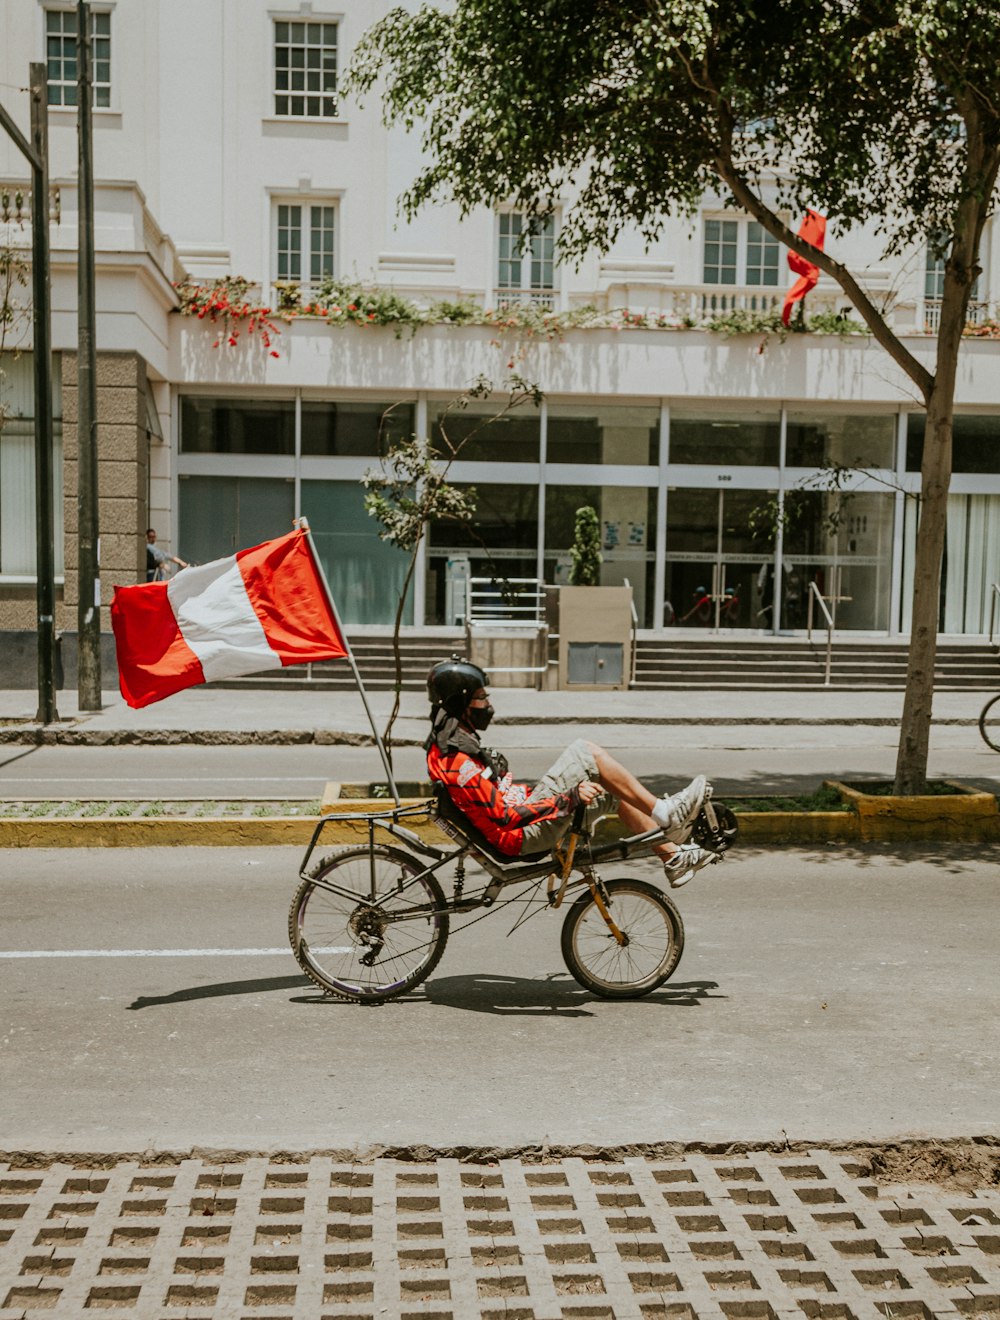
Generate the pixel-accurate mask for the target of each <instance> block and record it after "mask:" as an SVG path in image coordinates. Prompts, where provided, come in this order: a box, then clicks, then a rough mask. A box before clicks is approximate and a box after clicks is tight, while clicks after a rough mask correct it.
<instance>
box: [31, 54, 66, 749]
mask: <svg viewBox="0 0 1000 1320" xmlns="http://www.w3.org/2000/svg"><path fill="white" fill-rule="evenodd" d="M29 73H30V77H29V83H30V91H31V147H32V161H31V282H32V296H33V299H34V345H33V348H34V367H35V574H36V598H37V608H38V720H39V722H40V723H42V724H51V723H52V721H53V720H57V719H58V718H59V714H58V712H57V710H56V632H55V604H56V584H55V544H54V525H53V513H52V344H51V312H50V290H49V180H48V88H47V85H46V77H45V65H44V64H31V65H30V66H29Z"/></svg>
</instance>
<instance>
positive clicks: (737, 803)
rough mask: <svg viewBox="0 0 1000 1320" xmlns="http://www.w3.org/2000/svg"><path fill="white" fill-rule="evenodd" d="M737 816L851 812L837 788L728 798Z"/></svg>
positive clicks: (728, 802)
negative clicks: (788, 794)
mask: <svg viewBox="0 0 1000 1320" xmlns="http://www.w3.org/2000/svg"><path fill="white" fill-rule="evenodd" d="M726 801H727V804H728V805H730V806H731V807H732V809H733V811H735V812H736V813H737V814H739V812H741V811H850V810H851V807H850V805H849V804H848V803H846V802H845V801H844V800H843V798H842V797H841V796H840V794H839V793H838V792H837V790H836V789H835V788H826V787H825V786H824V787H823V788H817V789H816V791H815V792H814V793H800V794H797V795H795V796H793V797H759V798H732V799H730V798H727V799H726Z"/></svg>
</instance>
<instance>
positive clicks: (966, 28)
mask: <svg viewBox="0 0 1000 1320" xmlns="http://www.w3.org/2000/svg"><path fill="white" fill-rule="evenodd" d="M998 49H1000V7H998V6H997V5H995V4H991V3H990V0H812V2H811V3H804V0H767V2H766V3H761V4H756V3H754V2H753V0H750V2H749V3H748V2H747V0H645V2H644V3H642V4H634V3H630V2H629V0H545V3H542V4H539V3H531V4H529V3H527V2H526V0H452V3H451V4H449V5H448V12H447V13H445V12H441V10H439V9H438V8H435V7H434V6H432V5H424V6H423V7H421V8H420V9H419V10H418V11H417V12H415V13H412V14H408V13H406V12H404V11H403V10H401V9H395V10H393V11H392V12H391V13H390V14H388V15H387V16H386V17H385V18H384V19H383V20H382V21H381V22H380V23H378V24H377V25H376V26H375V27H373V28H372V29H371V30H370V31H369V32H368V33H367V34H366V35H365V37H364V38H363V39H362V41H361V43H360V45H359V46H358V48H357V50H356V51H355V55H354V58H353V62H352V72H351V77H350V79H349V83H348V87H349V89H351V90H354V91H356V92H359V93H364V92H366V91H368V90H369V89H371V88H372V87H373V86H374V85H375V83H376V81H377V80H379V79H380V78H384V80H385V81H384V88H383V97H384V101H383V104H384V112H385V116H386V119H387V120H388V121H389V122H393V121H398V122H401V123H403V124H404V125H406V126H407V127H409V128H412V127H414V126H415V125H416V124H417V123H418V122H420V123H421V125H422V133H423V140H424V147H425V150H426V157H427V161H428V163H427V165H426V166H425V168H424V169H423V170H422V172H421V173H420V174H419V175H418V177H417V179H416V180H415V181H414V183H413V185H412V186H411V188H410V189H409V191H408V192H407V193H406V194H405V196H404V199H403V204H404V208H405V209H406V211H407V212H408V213H411V214H412V212H413V211H415V210H416V209H417V208H418V207H419V206H420V205H421V204H423V203H424V202H427V201H429V200H430V199H432V198H446V199H451V200H454V201H456V202H457V203H458V204H459V206H460V208H461V210H462V212H463V214H464V213H468V212H469V211H471V210H472V209H473V208H475V207H478V206H481V205H486V206H493V205H495V204H497V203H499V202H506V201H513V202H514V203H515V204H516V205H517V206H518V207H520V208H522V209H525V210H527V211H530V212H535V213H538V214H542V215H543V214H546V213H549V212H551V210H552V209H553V204H554V203H553V199H554V198H556V197H558V196H561V195H571V196H573V197H574V198H575V200H574V201H573V203H572V205H571V206H570V207H569V209H568V213H567V215H566V217H565V221H564V224H563V228H562V233H561V236H560V252H561V255H562V257H563V258H564V259H579V258H580V256H581V255H582V254H583V253H584V252H585V251H587V250H589V249H591V248H594V247H597V248H599V249H601V250H607V248H608V247H609V245H610V244H611V242H612V241H613V240H614V238H615V236H616V235H617V234H618V232H619V231H620V230H621V229H622V228H623V227H625V226H626V225H635V226H638V227H639V229H640V230H641V231H642V232H643V234H644V235H645V236H646V237H647V239H649V240H652V239H654V238H655V237H656V236H657V235H658V233H659V232H660V230H661V228H662V225H663V221H664V218H665V217H666V216H667V215H669V214H677V213H682V214H693V213H694V212H695V210H696V208H697V207H698V205H699V202H700V199H701V197H702V195H703V194H704V193H705V192H706V191H707V190H710V189H715V190H718V189H719V185H720V184H721V185H722V187H723V190H724V191H725V193H726V195H727V196H728V197H730V198H731V199H732V200H733V201H734V202H735V203H736V204H737V205H738V206H739V207H741V208H742V209H743V210H745V211H746V212H748V213H749V214H750V215H751V216H752V217H753V218H754V219H755V220H757V221H759V223H760V224H761V225H762V226H763V227H764V229H766V230H767V232H768V233H770V234H772V235H773V236H774V237H775V238H776V239H778V240H779V241H780V242H782V243H783V244H785V246H786V247H788V248H790V249H791V250H792V251H793V252H797V253H798V254H799V255H800V256H802V257H804V258H805V259H806V260H807V261H810V262H812V263H813V264H814V265H816V266H818V267H819V268H820V270H821V271H823V272H825V273H826V274H827V275H829V276H831V277H832V278H833V279H834V280H836V282H837V283H838V284H839V285H840V286H841V288H842V289H843V290H844V292H845V293H846V294H847V296H848V297H849V298H850V300H851V302H852V303H853V304H854V306H855V308H856V309H857V311H858V313H859V314H860V316H861V318H862V319H863V320H864V322H865V324H866V325H867V326H868V328H869V329H870V331H871V333H872V335H873V336H874V338H875V339H876V340H877V342H878V343H879V344H880V345H881V346H882V347H883V348H884V349H885V351H886V352H887V353H888V354H889V355H890V357H891V358H892V359H893V361H894V362H895V363H896V364H897V365H898V366H899V367H900V368H901V369H902V371H903V372H904V373H905V374H906V375H907V376H908V377H909V379H910V380H911V381H912V382H913V384H914V385H915V387H916V389H917V390H918V392H919V394H920V397H921V398H922V400H923V403H924V407H925V408H926V413H927V424H926V431H925V441H924V449H923V461H922V465H921V517H920V524H919V530H918V536H917V548H916V562H915V566H914V598H913V613H912V635H911V644H910V653H909V665H908V672H907V686H906V697H905V702H904V708H903V719H902V723H901V728H900V742H899V752H898V757H897V764H896V791H897V792H902V793H913V792H918V791H920V789H922V788H923V786H924V783H925V778H926V768H927V750H928V741H929V735H930V718H931V702H932V699H933V684H934V658H935V650H936V644H937V622H938V608H939V593H940V574H941V560H942V553H943V547H944V537H945V529H946V508H947V495H948V487H949V483H950V479H951V433H952V413H953V404H954V393H955V379H956V373H957V365H958V354H959V347H960V343H961V336H962V332H963V329H964V326H965V323H966V316H967V308H968V303H969V297H970V293H971V290H972V287H973V284H974V282H975V279H976V276H977V274H978V273H979V250H980V240H981V237H982V232H983V226H984V224H985V222H986V219H987V217H988V215H989V214H990V211H991V209H992V205H993V201H994V195H995V191H996V183H997V169H998V165H1000V61H998V60H997V58H996V53H997V50H998ZM807 206H810V207H813V208H815V209H816V210H818V211H820V212H822V213H824V214H825V215H827V217H828V219H829V221H830V224H831V231H832V233H833V234H834V235H836V234H838V233H843V232H845V231H846V230H848V229H850V228H851V227H852V226H856V225H859V224H862V223H870V224H872V225H874V226H875V228H876V229H877V231H879V232H880V233H881V234H882V235H883V236H884V239H885V246H886V253H887V254H893V253H898V252H901V251H903V250H906V249H912V248H913V247H914V246H915V245H918V244H923V243H925V242H929V243H930V244H931V245H932V247H933V248H934V250H935V251H936V252H937V253H938V254H939V255H943V256H944V257H945V258H946V266H945V279H944V294H943V299H942V305H941V320H940V328H939V330H938V333H937V343H936V361H935V364H934V368H933V370H931V369H929V368H928V367H926V366H925V365H924V364H923V363H922V362H921V361H920V360H919V358H918V357H917V356H915V354H914V353H913V352H911V350H910V349H909V348H908V347H907V346H906V344H904V343H903V341H902V340H901V339H900V338H899V337H898V336H897V335H896V334H895V333H894V331H893V329H892V327H891V325H890V324H889V320H888V318H887V316H886V315H885V314H883V312H882V311H880V309H879V308H878V307H877V306H876V305H875V303H874V302H873V301H872V299H871V298H869V297H868V295H867V294H866V293H865V290H864V288H863V287H862V285H861V283H860V282H859V279H858V277H857V276H856V275H855V274H854V273H852V271H851V270H850V269H848V267H847V266H846V265H844V264H843V263H842V262H840V261H839V260H837V259H836V257H835V256H833V255H832V254H827V253H825V252H821V251H819V250H818V249H816V248H815V247H813V246H812V245H811V244H809V243H807V242H805V241H804V240H802V239H800V238H798V236H797V235H796V233H795V232H794V230H793V228H792V227H791V225H790V224H789V223H787V222H786V216H788V215H789V213H793V214H795V215H798V214H801V213H802V211H803V210H804V209H805V207H807Z"/></svg>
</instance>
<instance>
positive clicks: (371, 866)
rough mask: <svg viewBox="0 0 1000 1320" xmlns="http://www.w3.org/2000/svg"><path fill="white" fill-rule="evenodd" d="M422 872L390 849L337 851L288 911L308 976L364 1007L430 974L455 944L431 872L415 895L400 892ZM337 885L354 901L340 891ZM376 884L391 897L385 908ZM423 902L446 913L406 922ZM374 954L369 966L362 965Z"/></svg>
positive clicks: (414, 862) (296, 950)
mask: <svg viewBox="0 0 1000 1320" xmlns="http://www.w3.org/2000/svg"><path fill="white" fill-rule="evenodd" d="M422 870H424V864H423V863H422V862H420V861H418V860H417V858H415V857H413V856H411V855H410V854H409V853H407V852H404V851H403V850H402V849H401V848H387V847H384V846H382V845H377V846H375V847H373V848H367V847H354V848H351V847H347V848H337V849H336V850H335V851H334V852H332V853H329V854H328V855H327V856H326V857H324V858H322V859H321V860H320V861H319V862H317V864H316V865H315V866H314V867H313V869H312V870H311V871H310V872H309V876H308V878H307V879H305V880H303V881H302V883H301V884H300V885H299V887H298V889H297V890H296V891H295V897H294V898H293V899H292V905H291V907H290V908H289V911H288V939H289V942H290V943H291V946H292V953H293V954H294V955H295V960H296V962H297V963H298V964H299V966H300V967H301V968H302V970H303V971H304V972H305V974H306V976H308V977H309V978H310V980H312V981H314V982H315V983H316V985H318V986H320V988H321V989H323V990H325V991H327V992H328V993H329V994H332V995H337V996H338V997H339V998H341V999H348V1000H352V1001H354V1002H355V1003H360V1004H376V1003H383V1002H385V1001H386V1000H388V999H395V998H396V997H397V996H399V995H402V994H405V993H406V992H407V991H408V990H412V989H413V988H414V986H417V985H419V984H420V982H421V981H423V980H424V979H425V978H426V977H428V976H429V975H430V974H431V972H432V971H433V970H434V968H435V967H436V966H437V965H438V963H439V962H440V960H441V955H442V954H443V953H444V949H445V945H446V944H447V942H448V913H447V912H446V911H441V910H440V909H442V908H443V907H444V905H445V897H444V891H443V890H442V888H441V886H440V884H439V883H438V881H437V879H436V878H435V877H434V876H433V875H425V876H424V877H423V878H422V879H421V880H420V881H419V882H418V884H417V885H416V886H414V888H413V889H412V890H407V891H405V892H403V893H401V894H400V893H394V891H396V889H397V883H398V881H399V880H400V879H401V878H406V877H408V876H414V875H417V874H419V872H421V871H422ZM329 883H335V884H337V886H338V887H339V888H341V889H344V890H347V891H349V892H350V894H351V897H350V898H348V897H345V896H344V895H342V894H334V893H332V892H331V891H330V889H329V888H327V887H326V885H328V884H329ZM372 886H374V892H375V896H376V898H379V897H381V898H383V900H384V901H383V902H382V904H381V905H380V907H379V908H377V909H375V908H373V906H372V898H371V894H372ZM414 893H416V895H418V901H415V900H414V897H413V895H414ZM387 895H392V896H391V897H386V896H387ZM423 902H427V903H430V904H432V905H433V907H434V908H436V909H438V910H437V911H436V912H435V913H434V915H433V916H427V917H420V918H411V919H409V920H406V921H403V920H400V919H399V916H401V915H402V914H403V913H405V911H406V910H407V909H413V908H414V907H417V906H419V905H421V904H422V903H423ZM394 912H395V913H396V914H397V919H396V920H393V913H394ZM390 932H392V933H393V938H391V939H390V938H387V937H388V936H389V934H390ZM379 941H381V943H380V942H379ZM373 949H374V950H376V951H375V954H374V957H372V951H373ZM366 956H367V957H369V958H371V959H372V960H371V962H370V963H369V964H365V963H364V962H362V958H363V957H366Z"/></svg>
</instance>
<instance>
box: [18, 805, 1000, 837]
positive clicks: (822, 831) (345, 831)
mask: <svg viewBox="0 0 1000 1320" xmlns="http://www.w3.org/2000/svg"><path fill="white" fill-rule="evenodd" d="M984 796H986V795H984ZM404 801H405V800H404ZM934 801H936V802H938V803H939V802H940V799H934ZM994 803H995V799H994ZM384 805H385V802H384V800H379V801H378V802H372V803H370V804H369V803H365V802H363V801H355V802H350V803H345V804H344V806H343V807H342V808H341V810H350V811H361V810H364V809H365V807H366V806H379V807H383V806H384ZM939 810H940V809H939ZM738 818H739V823H740V842H741V843H742V844H747V845H750V846H752V847H765V846H778V845H792V846H796V845H806V844H817V843H831V844H853V843H859V842H865V843H878V842H899V841H901V840H907V841H910V840H912V841H914V842H917V841H921V842H927V841H937V842H941V843H958V842H961V843H993V842H997V841H1000V816H997V815H996V814H994V815H992V816H986V817H956V816H954V815H952V814H946V815H942V814H938V815H936V816H934V817H928V818H924V819H921V820H897V819H893V818H892V817H886V816H881V817H870V818H862V817H861V816H859V815H857V814H855V813H854V812H853V811H811V812H794V811H754V812H749V811H747V812H739V813H738ZM318 819H319V817H303V816H272V817H270V818H267V817H261V818H251V819H246V818H243V819H239V820H235V819H233V818H232V817H226V818H222V817H213V816H205V817H201V818H199V819H197V820H189V819H184V818H176V817H175V818H169V817H165V818H164V817H161V818H158V819H152V820H149V819H142V820H122V819H119V818H115V817H100V816H91V817H89V818H88V819H86V820H79V819H68V818H65V817H62V818H60V817H55V818H51V819H48V820H46V819H25V818H23V817H22V818H18V817H8V818H7V819H0V848H169V847H177V848H249V847H254V848H267V847H282V846H291V845H295V846H298V847H301V848H304V847H305V846H306V844H308V842H309V839H310V838H311V836H312V831H313V829H314V828H315V827H316V823H317V821H318ZM407 828H409V829H413V830H414V832H415V833H417V834H419V835H420V836H421V837H422V838H428V839H430V840H432V841H435V842H440V843H441V845H442V846H445V847H447V846H450V840H448V839H447V838H445V836H444V835H443V834H441V833H440V831H438V830H437V829H436V827H435V826H433V825H431V824H430V823H429V822H426V823H424V824H422V825H421V824H417V825H414V824H413V823H412V822H407ZM367 838H368V831H367V829H366V827H365V826H364V824H363V823H362V822H348V821H336V822H334V823H331V824H330V825H328V826H327V827H326V829H325V830H324V831H323V834H322V836H321V838H320V840H319V843H318V844H317V847H318V848H319V849H324V848H328V847H331V846H337V845H340V844H345V843H364V842H366V841H367Z"/></svg>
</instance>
